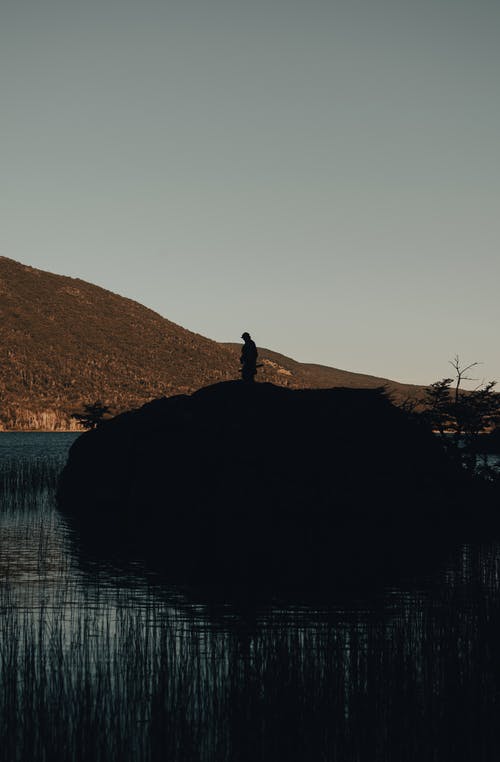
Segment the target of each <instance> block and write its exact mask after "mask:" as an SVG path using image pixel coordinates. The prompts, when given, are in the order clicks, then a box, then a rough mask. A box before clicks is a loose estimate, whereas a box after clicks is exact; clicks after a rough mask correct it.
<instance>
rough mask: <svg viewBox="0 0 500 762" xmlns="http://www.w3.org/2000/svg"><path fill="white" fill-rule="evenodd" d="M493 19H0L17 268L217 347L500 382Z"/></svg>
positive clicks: (260, 14) (138, 10)
mask: <svg viewBox="0 0 500 762" xmlns="http://www.w3.org/2000/svg"><path fill="white" fill-rule="evenodd" d="M499 39H500V3H498V0H419V2H415V0H330V1H328V0H301V1H299V0H266V1H265V2H264V0H252V2H250V1H249V0H246V1H245V2H242V1H241V0H230V1H229V0H228V1H227V2H226V1H225V0H140V1H139V0H134V1H133V0H86V1H85V2H81V0H2V3H1V6H0V96H1V101H0V102H1V110H2V118H1V120H0V167H1V183H0V254H1V255H3V256H6V257H11V258H12V259H15V260H18V261H21V262H23V263H25V264H27V265H31V266H34V267H38V268H41V269H44V270H49V271H51V272H56V273H60V274H63V275H70V276H73V277H80V278H83V279H84V280H88V281H91V282H93V283H96V284H98V285H101V286H103V287H105V288H108V289H110V290H112V291H114V292H117V293H119V294H122V295H124V296H128V297H130V298H132V299H135V300H137V301H139V302H141V303H142V304H144V305H146V306H148V307H150V308H152V309H154V310H156V311H157V312H159V313H160V314H161V315H163V316H164V317H167V318H169V319H170V320H173V321H174V322H176V323H179V324H180V325H182V326H184V327H185V328H189V329H190V330H192V331H196V332H197V333H201V334H203V335H204V336H208V337H209V338H212V339H216V340H219V341H239V340H240V335H241V333H242V332H243V331H249V332H250V333H251V334H252V337H253V338H254V339H255V340H256V342H257V344H258V345H260V346H265V347H268V348H270V349H274V350H276V351H278V352H282V353H283V354H285V355H288V356H291V357H293V358H295V359H297V360H301V361H303V362H316V363H321V364H324V365H331V366H334V367H337V368H343V369H346V370H352V371H357V372H363V373H370V374H373V375H378V376H383V377H386V378H392V379H395V380H399V381H404V382H409V383H425V384H427V383H430V382H432V381H434V380H436V379H438V378H441V377H443V376H447V375H450V372H451V367H450V366H449V365H448V361H449V360H450V359H452V358H453V357H454V356H455V355H456V354H459V355H460V357H461V358H462V359H463V362H464V363H465V364H468V363H471V362H474V361H478V362H480V363H481V365H480V366H478V368H476V369H475V370H476V373H475V377H477V378H478V381H481V380H482V379H483V378H484V379H498V380H499V381H500V338H499V328H500V320H499V317H500V314H499V313H500V308H499V303H498V292H499V282H500V256H499V242H500V203H499V202H500V140H499V135H500V97H499V96H500V92H499V91H500V86H499V84H498V83H499V82H500V45H499V42H498V41H499Z"/></svg>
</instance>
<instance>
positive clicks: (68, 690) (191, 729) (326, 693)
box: [0, 435, 500, 762]
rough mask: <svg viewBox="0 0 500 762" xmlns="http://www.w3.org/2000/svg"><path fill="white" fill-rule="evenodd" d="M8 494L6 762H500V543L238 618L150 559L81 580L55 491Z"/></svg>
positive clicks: (2, 563) (2, 653) (239, 606)
mask: <svg viewBox="0 0 500 762" xmlns="http://www.w3.org/2000/svg"><path fill="white" fill-rule="evenodd" d="M52 436H57V435H52ZM33 483H35V484H36V485H37V486H36V488H35V489H34V488H33ZM14 493H15V495H16V498H15V500H14V499H12V500H11V499H10V498H9V493H8V492H5V491H4V493H3V494H2V502H1V507H0V579H1V583H0V612H1V618H0V738H2V741H3V742H2V745H1V747H0V759H2V760H28V759H29V760H42V759H51V760H59V759H60V760H63V759H64V760H65V761H66V760H70V759H75V760H93V761H94V760H110V759H120V760H160V759H161V760H164V759H168V760H204V761H205V760H207V761H208V760H215V759H217V760H228V761H229V760H231V762H233V761H239V760H245V761H246V760H248V762H250V761H251V762H257V761H258V760H266V762H267V760H269V762H271V760H272V762H276V760H301V762H302V761H303V760H367V762H368V761H369V762H373V761H377V760H394V761H396V760H397V762H402V761H404V760H412V761H413V760H415V762H416V761H417V760H418V762H422V760H440V761H441V760H448V759H450V760H451V759H453V760H468V761H470V760H488V761H489V760H493V759H497V757H498V753H499V751H500V731H499V729H500V724H499V722H498V719H499V702H498V696H499V695H500V672H499V668H500V600H499V596H498V592H499V572H500V570H499V563H500V545H499V544H498V543H496V542H490V543H483V544H481V543H470V544H467V545H462V546H461V547H460V548H457V549H456V551H455V552H454V553H453V554H452V555H451V556H449V557H448V558H445V559H444V560H443V564H442V566H441V568H439V569H437V570H436V571H435V572H434V573H433V574H432V575H429V576H427V577H425V576H420V577H419V578H418V579H409V580H406V581H405V582H401V581H399V582H398V583H397V584H394V585H393V586H392V587H386V588H383V589H373V590H371V591H370V593H369V594H364V595H363V594H362V593H363V591H358V593H357V594H356V595H353V594H352V593H339V592H337V591H331V592H330V595H329V596H328V598H326V599H325V597H324V596H322V597H319V598H317V599H316V600H311V599H309V600H307V601H304V600H293V599H290V598H289V597H288V598H284V597H279V596H278V597H275V598H274V599H273V600H271V601H269V600H267V601H265V602H263V601H259V600H258V599H255V600H253V601H250V600H249V598H248V597H247V596H246V597H245V600H244V602H241V601H240V602H238V600H231V601H227V600H224V599H223V598H222V599H221V597H220V595H219V596H217V595H215V596H211V597H206V596H205V595H203V596H202V595H201V594H200V593H199V591H196V592H193V591H187V590H180V589H178V588H175V587H172V586H170V585H168V584H166V583H165V580H163V579H162V578H161V577H160V576H159V575H156V574H154V573H153V572H151V570H148V569H147V567H146V566H144V564H142V563H141V562H140V561H138V560H136V561H135V562H132V563H128V564H127V565H125V566H124V565H123V564H120V563H113V562H111V561H108V562H107V563H104V562H102V561H101V562H100V561H97V560H95V559H94V560H87V562H86V563H84V564H82V562H81V558H79V557H78V556H77V555H75V553H74V537H72V533H71V529H70V528H69V527H68V525H67V524H66V522H65V521H64V519H62V518H61V517H60V516H59V515H58V514H57V512H56V511H55V510H54V507H53V501H52V493H51V488H50V485H48V484H45V485H39V484H37V482H36V480H35V482H33V480H32V479H30V480H29V482H28V486H27V488H26V503H25V507H24V508H23V506H22V505H20V503H19V494H20V493H19V490H17V489H16V490H14ZM26 506H27V507H26Z"/></svg>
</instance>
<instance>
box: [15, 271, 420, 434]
mask: <svg viewBox="0 0 500 762" xmlns="http://www.w3.org/2000/svg"><path fill="white" fill-rule="evenodd" d="M244 327H247V326H244ZM238 355H239V345H232V344H221V343H218V342H215V341H211V340H210V339H207V338H205V337H204V336H200V335H199V334H196V333H193V332H191V331H188V330H186V329H185V328H182V327H181V326H179V325H177V324H175V323H173V322H171V321H170V320H167V319H166V318H163V317H161V316H160V315H158V314H157V313H156V312H153V311H152V310H150V309H148V308H147V307H144V306H142V305H141V304H138V303H137V302H135V301H133V300H131V299H127V298H125V297H122V296H118V295H117V294H114V293H112V292H110V291H107V290H106V289H103V288H100V287H98V286H95V285H93V284H91V283H87V282H86V281H83V280H80V279H77V278H76V279H75V278H69V277H66V276H61V275H55V274H53V273H48V272H44V271H42V270H37V269H35V268H33V267H28V266H26V265H24V264H21V263H19V262H15V261H13V260H11V259H8V258H6V257H0V422H1V424H2V425H3V427H4V428H16V429H49V430H50V429H57V428H68V427H70V426H71V425H74V422H73V421H72V419H71V412H73V411H75V410H78V409H81V407H82V405H83V404H85V403H90V402H94V401H95V400H97V399H101V400H103V401H104V402H105V403H107V404H108V405H109V406H110V407H111V409H112V411H113V412H114V413H118V412H122V411H124V410H127V409H131V408H135V407H138V406H140V405H142V404H144V403H145V402H147V401H149V400H151V399H155V398H158V397H163V396H171V395H173V394H179V393H191V392H193V391H195V390H196V389H199V388H200V387H203V386H206V385H209V384H213V383H216V382H218V381H224V380H231V379H236V378H238V377H239V361H238ZM260 361H261V362H262V363H263V366H264V367H263V368H261V369H260V372H259V377H258V378H259V380H262V381H268V382H271V383H275V384H279V385H281V386H289V387H293V388H299V387H326V386H338V385H342V386H353V387H363V386H364V387H374V386H381V385H387V387H388V388H389V390H391V391H393V392H394V394H395V396H396V397H397V398H402V397H405V396H408V395H412V394H414V393H415V391H416V390H417V389H418V387H405V386H404V385H401V384H396V383H394V382H391V381H387V380H386V379H381V378H375V377H372V376H364V375H361V374H353V373H349V372H347V371H340V370H336V369H334V368H325V367H322V366H318V365H304V364H302V363H298V362H296V361H294V360H291V359H289V358H286V357H283V356H282V355H279V354H276V353H274V352H271V351H269V350H264V349H262V350H260Z"/></svg>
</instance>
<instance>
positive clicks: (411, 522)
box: [59, 381, 463, 579]
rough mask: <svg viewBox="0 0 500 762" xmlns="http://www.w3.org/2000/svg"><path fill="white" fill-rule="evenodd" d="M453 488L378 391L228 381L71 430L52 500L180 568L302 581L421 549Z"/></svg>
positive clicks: (441, 463) (83, 526) (97, 532)
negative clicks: (76, 433)
mask: <svg viewBox="0 0 500 762" xmlns="http://www.w3.org/2000/svg"><path fill="white" fill-rule="evenodd" d="M460 488H463V484H462V485H461V486H460ZM457 490H459V486H458V482H457V473H456V471H455V470H454V467H453V465H452V464H450V462H449V461H448V460H447V458H446V456H445V454H444V452H443V450H442V449H441V446H440V444H439V442H438V441H437V440H436V439H435V437H434V436H433V435H432V433H431V432H430V431H429V430H428V429H427V428H425V427H424V426H422V425H421V424H419V423H417V422H416V421H414V420H412V419H411V418H410V417H408V416H407V415H406V414H405V413H404V412H403V411H402V410H401V409H399V408H398V407H396V406H394V405H393V404H392V403H391V402H390V400H389V399H388V398H387V396H386V395H385V394H384V392H383V391H382V390H373V389H370V390H355V389H321V390H292V389H286V388H282V387H277V386H274V385H273V384H268V383H255V384H245V383H243V382H238V381H234V382H225V383H220V384H215V385H213V386H209V387H206V388H203V389H201V390H199V391H197V392H195V393H194V394H192V395H179V396H174V397H171V398H168V399H167V398H163V399H158V400H156V401H153V402H151V403H148V404H146V405H144V406H143V407H142V408H140V409H138V410H134V411H131V412H128V413H124V414H122V415H119V416H117V417H115V418H113V419H111V420H110V421H107V422H105V423H103V424H102V425H101V426H99V427H98V428H97V429H96V430H93V431H89V432H87V433H85V434H83V435H82V436H80V437H79V438H78V439H77V440H76V441H75V443H74V445H73V446H72V448H71V451H70V455H69V460H68V463H67V465H66V467H65V469H64V472H63V474H62V478H61V482H60V487H59V505H60V508H61V510H62V511H63V513H65V514H66V515H67V516H68V517H70V520H72V521H73V522H74V523H75V525H76V526H77V527H78V529H79V531H80V532H82V531H83V533H84V534H85V536H86V537H87V539H89V538H93V541H99V540H102V541H103V538H104V537H105V536H106V530H105V528H106V527H107V529H108V531H109V533H110V534H111V535H112V536H113V538H114V539H115V540H116V539H118V538H119V539H120V541H121V542H122V543H124V544H129V545H130V544H132V545H134V547H142V548H143V549H144V548H147V549H148V553H150V554H154V555H156V557H157V558H161V559H162V561H163V563H164V565H166V566H171V567H172V568H174V567H175V568H176V569H177V570H178V569H182V572H183V574H188V575H189V574H192V573H201V572H202V571H203V573H207V572H208V570H210V572H213V571H214V570H217V572H218V573H220V574H226V575H227V574H231V575H236V576H238V575H239V574H245V573H249V571H250V570H251V573H252V574H254V573H256V571H258V573H262V574H265V575H269V574H278V575H280V576H283V577H286V578H287V579H290V578H293V577H294V576H296V575H297V570H298V569H300V576H301V579H302V578H303V577H304V575H307V574H311V575H314V576H317V575H318V574H323V573H325V572H326V571H327V570H329V569H330V568H331V565H332V563H335V561H336V560H339V559H340V560H341V562H342V564H344V565H345V560H346V557H348V558H349V563H350V566H351V571H352V568H353V567H355V568H357V567H359V566H362V565H363V566H366V563H367V562H368V565H370V564H372V565H373V563H374V561H375V560H376V559H378V560H377V566H380V564H381V558H382V557H383V558H384V559H385V560H384V564H385V563H386V562H387V563H392V562H394V563H399V562H400V557H401V556H402V555H403V556H406V555H407V554H408V548H409V547H410V546H411V547H412V548H414V551H415V553H416V554H421V553H422V549H421V547H417V546H419V544H420V541H421V538H422V537H427V538H429V537H437V536H438V535H440V534H441V531H440V528H441V529H442V528H444V527H445V526H446V525H447V524H448V522H449V520H450V517H451V516H453V517H454V518H455V519H456V518H457V516H459V515H461V511H462V512H463V510H462V509H459V508H458V507H457V499H456V497H457ZM395 538H397V541H395ZM418 538H420V539H418ZM402 540H403V541H402ZM391 559H392V561H391ZM339 563H340V561H339Z"/></svg>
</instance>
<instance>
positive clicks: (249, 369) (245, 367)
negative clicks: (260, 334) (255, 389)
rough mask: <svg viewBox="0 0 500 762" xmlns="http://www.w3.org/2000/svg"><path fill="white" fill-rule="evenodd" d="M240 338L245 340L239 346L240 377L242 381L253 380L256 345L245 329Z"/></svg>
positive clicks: (255, 365) (255, 367)
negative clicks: (240, 346)
mask: <svg viewBox="0 0 500 762" xmlns="http://www.w3.org/2000/svg"><path fill="white" fill-rule="evenodd" d="M241 338H242V339H243V341H244V342H245V343H244V344H243V346H242V348H241V357H240V362H241V377H242V379H243V381H254V379H255V375H256V373H257V347H256V346H255V341H252V338H251V336H250V334H249V333H247V332H246V331H245V333H243V334H242V335H241Z"/></svg>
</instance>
